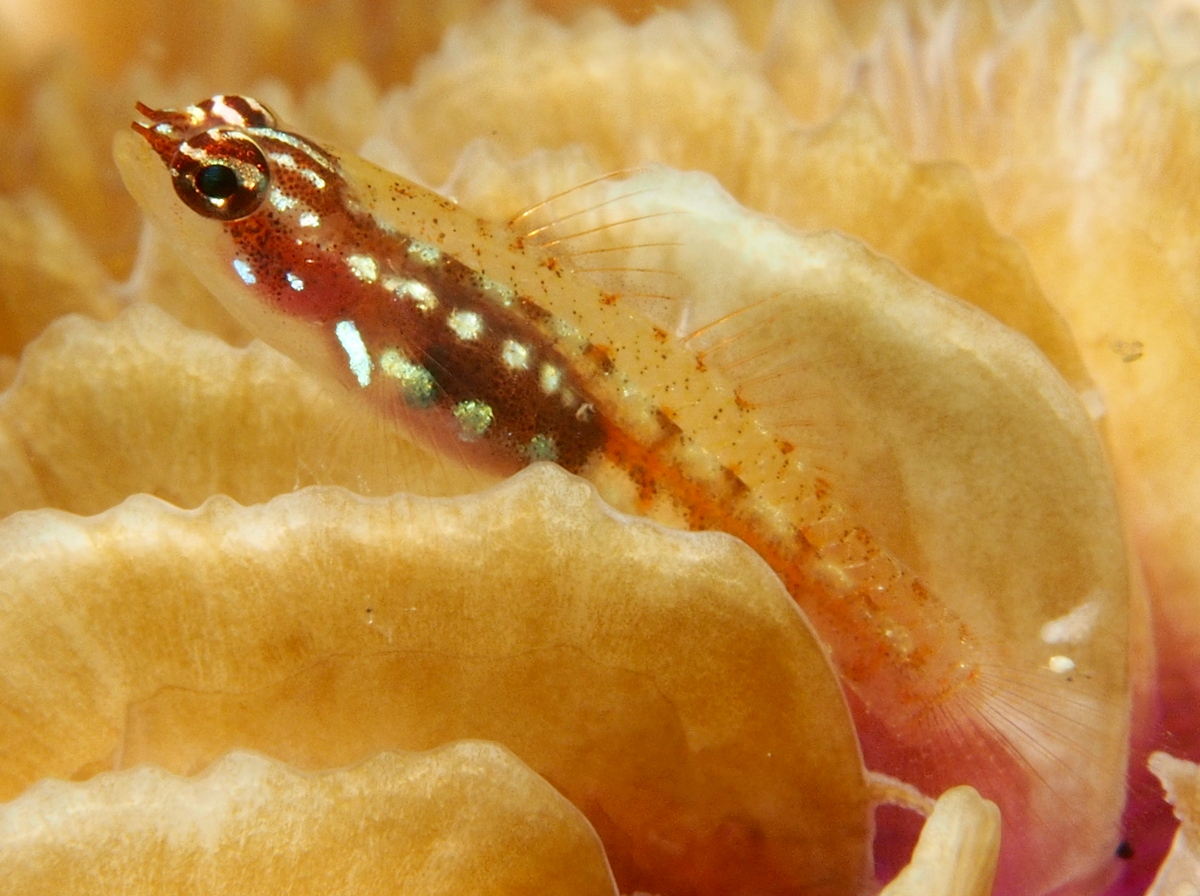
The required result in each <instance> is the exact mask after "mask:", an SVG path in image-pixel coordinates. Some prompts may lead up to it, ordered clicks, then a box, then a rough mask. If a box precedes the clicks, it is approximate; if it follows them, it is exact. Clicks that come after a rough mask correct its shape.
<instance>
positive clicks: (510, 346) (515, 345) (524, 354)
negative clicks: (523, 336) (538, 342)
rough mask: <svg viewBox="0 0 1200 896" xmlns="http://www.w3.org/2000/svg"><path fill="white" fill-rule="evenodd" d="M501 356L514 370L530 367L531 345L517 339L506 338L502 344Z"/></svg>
mask: <svg viewBox="0 0 1200 896" xmlns="http://www.w3.org/2000/svg"><path fill="white" fill-rule="evenodd" d="M500 357H501V359H502V360H503V361H504V363H505V364H506V365H507V366H509V367H511V368H512V369H513V370H528V369H529V346H527V345H525V344H524V343H522V342H517V341H516V340H515V339H505V340H504V344H503V345H502V346H500Z"/></svg>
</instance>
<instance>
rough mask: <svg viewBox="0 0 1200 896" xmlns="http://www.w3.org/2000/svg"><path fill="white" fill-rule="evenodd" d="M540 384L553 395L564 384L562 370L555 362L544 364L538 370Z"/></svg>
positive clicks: (548, 393)
mask: <svg viewBox="0 0 1200 896" xmlns="http://www.w3.org/2000/svg"><path fill="white" fill-rule="evenodd" d="M538 385H539V386H541V388H542V391H543V392H545V393H546V394H547V395H553V394H554V393H555V392H557V391H558V387H559V386H560V385H562V371H561V370H559V369H558V368H557V367H555V366H554V365H553V364H543V365H542V366H541V369H539V370H538Z"/></svg>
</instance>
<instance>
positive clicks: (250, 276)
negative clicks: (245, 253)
mask: <svg viewBox="0 0 1200 896" xmlns="http://www.w3.org/2000/svg"><path fill="white" fill-rule="evenodd" d="M233 269H234V270H235V271H237V275H238V276H239V277H241V278H242V282H243V283H245V284H246V285H247V286H253V285H254V284H255V283H257V282H258V278H257V277H255V276H254V271H253V270H251V268H250V263H249V262H247V261H244V260H242V259H241V258H235V259H234V260H233Z"/></svg>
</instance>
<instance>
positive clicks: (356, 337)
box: [333, 320, 375, 389]
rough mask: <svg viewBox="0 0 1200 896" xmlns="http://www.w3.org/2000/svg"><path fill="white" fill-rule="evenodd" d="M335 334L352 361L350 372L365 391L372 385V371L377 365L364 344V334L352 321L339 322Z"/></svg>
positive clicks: (334, 330)
mask: <svg viewBox="0 0 1200 896" xmlns="http://www.w3.org/2000/svg"><path fill="white" fill-rule="evenodd" d="M333 332H334V334H335V335H336V336H337V339H338V342H340V343H341V344H342V349H343V350H345V352H346V357H347V358H348V359H349V361H350V372H351V373H353V374H354V378H355V379H356V380H358V384H359V385H360V386H362V387H363V388H364V389H365V388H366V387H367V386H369V385H371V371H372V369H374V367H375V365H374V363H373V362H372V361H371V356H370V354H368V353H367V346H366V344H365V343H364V342H363V338H362V334H361V333H359V332H358V327H356V326H355V325H354V321H352V320H340V321H338V322H337V326H335V327H334V328H333Z"/></svg>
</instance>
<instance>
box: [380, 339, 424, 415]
mask: <svg viewBox="0 0 1200 896" xmlns="http://www.w3.org/2000/svg"><path fill="white" fill-rule="evenodd" d="M379 367H380V369H381V370H382V371H383V372H384V373H385V374H387V375H388V376H390V377H391V378H392V379H394V380H397V381H398V382H399V383H400V392H401V394H402V395H403V396H404V400H405V401H406V402H407V403H408V404H409V405H411V406H413V407H417V408H427V407H429V406H430V405H431V404H433V400H434V398H435V396H436V393H437V382H436V381H435V380H434V378H433V374H431V373H430V372H429V371H428V370H426V369H425V368H424V367H422V366H421V365H420V364H414V363H413V362H412V361H410V360H409V359H408V357H407V356H406V355H405V354H404V353H403V352H401V351H400V350H399V349H395V348H388V349H384V350H383V352H382V353H380V355H379Z"/></svg>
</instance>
